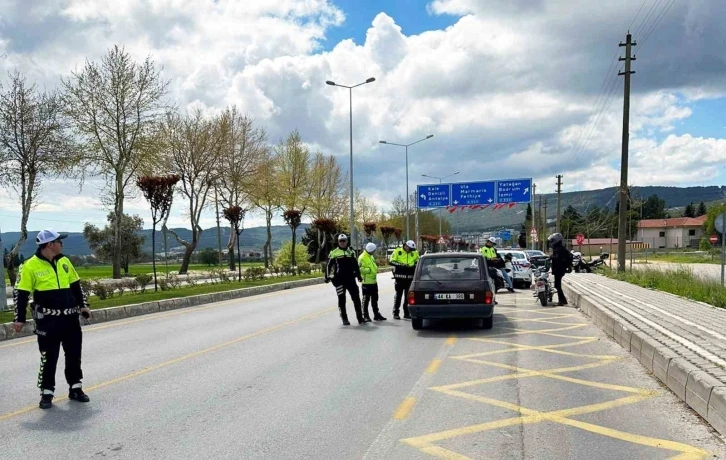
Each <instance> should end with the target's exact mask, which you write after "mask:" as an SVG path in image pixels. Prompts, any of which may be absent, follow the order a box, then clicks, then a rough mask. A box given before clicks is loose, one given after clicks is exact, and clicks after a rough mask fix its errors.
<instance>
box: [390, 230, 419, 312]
mask: <svg viewBox="0 0 726 460" xmlns="http://www.w3.org/2000/svg"><path fill="white" fill-rule="evenodd" d="M418 259H419V255H418V251H416V243H414V242H413V241H411V240H408V241H406V244H404V245H403V247H402V248H396V249H395V250H394V251H393V254H392V255H391V262H390V264H391V265H393V278H394V279H395V280H396V282H395V286H396V295H395V296H394V298H393V318H394V319H401V316H400V315H399V311H400V310H399V307H400V305H401V297H403V317H404V318H406V319H410V318H411V314H410V313H409V311H408V289H409V288H410V287H411V282H412V281H413V274H414V271H415V270H416V264H417V263H418Z"/></svg>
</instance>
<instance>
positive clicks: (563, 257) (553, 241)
mask: <svg viewBox="0 0 726 460" xmlns="http://www.w3.org/2000/svg"><path fill="white" fill-rule="evenodd" d="M547 241H548V242H549V244H550V247H551V248H552V255H551V256H550V258H551V259H552V275H553V276H554V277H555V289H557V300H558V302H557V305H558V306H564V305H567V298H566V297H565V292H564V291H563V290H562V278H564V277H565V273H567V272H568V271H570V270H572V253H571V252H570V251H568V250H567V248H566V247H565V245H564V244H562V242H563V238H562V235H561V234H560V233H553V234H552V235H550V236H549V238H547Z"/></svg>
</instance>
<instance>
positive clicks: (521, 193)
mask: <svg viewBox="0 0 726 460" xmlns="http://www.w3.org/2000/svg"><path fill="white" fill-rule="evenodd" d="M495 200H496V202H497V203H498V204H501V203H531V202H532V179H509V180H500V181H497V194H496V198H495Z"/></svg>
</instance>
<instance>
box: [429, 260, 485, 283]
mask: <svg viewBox="0 0 726 460" xmlns="http://www.w3.org/2000/svg"><path fill="white" fill-rule="evenodd" d="M420 263H421V275H420V276H421V278H420V279H421V280H422V281H436V280H438V281H445V280H478V279H481V275H480V267H479V259H478V258H476V257H429V258H423V259H421V262H420Z"/></svg>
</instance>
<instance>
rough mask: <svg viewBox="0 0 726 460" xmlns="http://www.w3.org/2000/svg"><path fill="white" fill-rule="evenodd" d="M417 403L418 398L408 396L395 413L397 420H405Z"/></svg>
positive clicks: (394, 416)
mask: <svg viewBox="0 0 726 460" xmlns="http://www.w3.org/2000/svg"><path fill="white" fill-rule="evenodd" d="M415 405H416V398H413V397H411V396H409V397H408V398H406V399H404V400H403V402H402V403H401V405H400V406H398V409H396V412H394V413H393V418H394V419H396V420H404V419H405V418H407V417H408V415H409V414H410V413H411V410H412V409H413V406H415Z"/></svg>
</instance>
